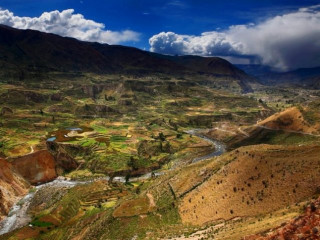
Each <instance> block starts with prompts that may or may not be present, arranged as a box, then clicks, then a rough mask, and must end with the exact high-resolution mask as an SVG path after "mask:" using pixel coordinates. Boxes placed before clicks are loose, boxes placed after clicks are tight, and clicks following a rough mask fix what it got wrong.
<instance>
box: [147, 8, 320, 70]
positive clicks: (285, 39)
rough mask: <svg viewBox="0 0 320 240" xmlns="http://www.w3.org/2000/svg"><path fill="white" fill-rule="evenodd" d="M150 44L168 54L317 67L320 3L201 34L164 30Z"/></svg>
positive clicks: (152, 48) (290, 67) (319, 56)
mask: <svg viewBox="0 0 320 240" xmlns="http://www.w3.org/2000/svg"><path fill="white" fill-rule="evenodd" d="M149 43H150V46H151V48H150V50H151V51H154V52H159V53H165V54H192V55H203V56H225V57H240V58H243V57H245V58H248V59H252V58H254V60H255V61H259V62H260V63H262V64H265V65H269V66H271V67H274V68H278V69H282V70H289V69H295V68H301V67H315V66H319V65H320V5H317V6H311V7H308V8H301V9H299V10H297V11H296V12H292V13H288V14H284V15H281V16H276V17H273V18H270V19H268V20H265V21H264V22H260V23H257V24H248V25H236V26H230V27H229V28H228V29H227V30H225V31H212V32H205V33H202V34H201V35H200V36H194V35H179V34H176V33H173V32H161V33H159V34H157V35H154V36H152V37H151V38H150V39H149Z"/></svg>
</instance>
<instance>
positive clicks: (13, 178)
mask: <svg viewBox="0 0 320 240" xmlns="http://www.w3.org/2000/svg"><path fill="white" fill-rule="evenodd" d="M29 187H30V185H29V183H27V182H26V181H25V180H24V179H23V178H22V177H21V176H20V175H19V174H18V173H17V172H16V171H15V170H14V168H13V166H12V164H11V163H9V162H7V161H6V160H4V159H1V158H0V220H2V218H3V217H4V216H6V215H8V213H9V210H10V208H11V207H12V206H13V204H15V203H16V202H17V201H18V200H19V199H20V198H21V197H22V196H24V195H25V194H26V193H27V192H28V189H29Z"/></svg>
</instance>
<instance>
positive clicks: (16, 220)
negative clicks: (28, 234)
mask: <svg viewBox="0 0 320 240" xmlns="http://www.w3.org/2000/svg"><path fill="white" fill-rule="evenodd" d="M201 131H202V130H201V129H192V130H188V131H186V133H187V134H191V135H193V136H196V137H199V138H202V139H203V140H205V141H207V142H209V143H211V144H213V145H214V151H213V152H211V153H209V154H206V155H205V156H201V157H197V158H194V159H193V160H192V163H195V162H199V161H204V160H207V159H210V158H212V157H216V156H219V155H221V154H223V153H224V152H225V151H226V147H225V145H224V144H223V143H222V142H219V141H217V140H213V139H210V138H208V137H206V136H204V135H203V134H201ZM54 140H55V139H54ZM162 174H164V172H161V171H158V172H154V173H151V172H150V173H147V174H144V175H142V176H140V177H132V178H130V179H129V182H137V181H142V180H146V179H149V178H152V177H156V176H160V175H162ZM102 179H105V180H107V181H109V177H104V178H102ZM112 180H113V181H115V182H122V183H125V182H126V179H125V177H123V176H117V177H114V178H113V179H112ZM89 182H91V181H71V180H64V179H62V178H58V179H56V180H54V181H52V182H49V183H45V184H41V185H39V186H36V187H35V188H36V189H35V191H31V192H29V193H28V194H27V195H26V196H25V197H23V198H22V199H21V200H20V201H19V202H18V203H16V204H15V205H14V206H13V207H12V208H11V210H10V212H9V214H8V217H6V218H5V219H4V220H3V221H1V222H0V235H3V234H5V233H8V232H11V231H13V230H15V229H18V228H21V227H23V226H26V225H27V224H29V223H30V222H31V218H30V216H29V215H28V213H27V211H28V208H29V205H30V203H31V201H32V199H33V197H34V195H35V193H36V191H38V190H39V189H41V188H45V187H48V186H56V187H70V188H71V187H74V186H76V185H78V184H85V183H89Z"/></svg>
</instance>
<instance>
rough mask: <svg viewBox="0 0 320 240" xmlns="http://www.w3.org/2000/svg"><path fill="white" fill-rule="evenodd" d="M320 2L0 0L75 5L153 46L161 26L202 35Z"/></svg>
mask: <svg viewBox="0 0 320 240" xmlns="http://www.w3.org/2000/svg"><path fill="white" fill-rule="evenodd" d="M319 3H320V1H317V0H105V1H103V0H82V1H80V0H0V7H1V8H3V9H8V10H10V11H12V12H13V13H14V14H15V15H18V16H28V17H38V16H40V15H41V14H42V13H43V12H45V11H52V10H60V11H62V10H65V9H70V8H72V9H75V12H76V13H81V14H83V15H84V17H85V18H86V19H92V20H94V21H96V22H101V23H104V24H105V25H106V28H107V29H110V30H114V31H116V30H126V29H131V30H133V31H137V32H139V33H142V35H141V41H139V42H129V43H127V44H126V45H133V46H136V47H139V48H149V44H148V40H149V38H150V37H151V36H153V35H154V34H157V33H159V32H162V31H165V32H166V31H172V32H176V33H179V34H189V35H190V34H194V35H198V34H201V33H202V32H206V31H212V30H216V29H219V28H220V29H225V28H227V27H229V26H230V25H238V24H247V23H250V22H257V21H261V20H263V19H265V18H268V17H271V16H274V15H277V14H281V13H285V12H288V11H292V10H295V9H297V8H299V7H305V6H311V5H315V4H319Z"/></svg>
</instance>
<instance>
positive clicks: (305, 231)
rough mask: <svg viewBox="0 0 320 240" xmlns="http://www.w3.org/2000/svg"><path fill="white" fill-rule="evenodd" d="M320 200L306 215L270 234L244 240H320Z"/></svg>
mask: <svg viewBox="0 0 320 240" xmlns="http://www.w3.org/2000/svg"><path fill="white" fill-rule="evenodd" d="M319 216H320V198H318V200H316V201H315V202H312V203H311V204H310V205H309V206H308V207H307V208H306V210H305V213H304V214H303V215H301V216H299V217H297V218H295V219H293V220H292V221H290V222H288V223H286V224H283V225H282V226H281V227H279V228H278V229H275V230H271V231H270V232H268V233H264V234H261V235H260V234H259V235H252V236H248V237H245V238H243V239H244V240H274V239H292V240H300V239H319V236H320V217H319Z"/></svg>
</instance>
